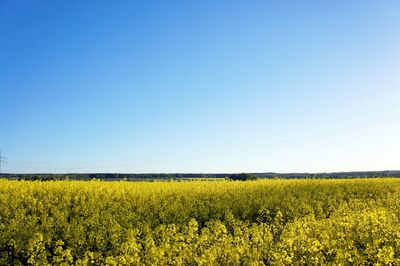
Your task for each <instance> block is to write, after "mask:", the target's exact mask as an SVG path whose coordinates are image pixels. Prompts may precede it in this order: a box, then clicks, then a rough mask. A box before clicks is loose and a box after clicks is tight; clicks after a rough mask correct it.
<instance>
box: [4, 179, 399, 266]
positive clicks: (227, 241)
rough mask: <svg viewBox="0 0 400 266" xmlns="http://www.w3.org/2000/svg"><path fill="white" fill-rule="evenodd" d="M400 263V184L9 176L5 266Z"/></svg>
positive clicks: (392, 181) (381, 181)
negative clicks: (41, 179) (13, 178)
mask: <svg viewBox="0 0 400 266" xmlns="http://www.w3.org/2000/svg"><path fill="white" fill-rule="evenodd" d="M9 264H10V265H271V264H273V265H321V264H322V265H324V264H329V265H373V264H376V265H398V264H400V179H394V178H387V179H383V178H376V179H351V180H311V179H309V180H307V179H305V180H259V181H248V182H232V181H222V182H212V181H193V182H103V181H49V182H36V181H35V182H29V181H7V180H2V181H0V265H9Z"/></svg>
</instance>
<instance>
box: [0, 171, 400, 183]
mask: <svg viewBox="0 0 400 266" xmlns="http://www.w3.org/2000/svg"><path fill="white" fill-rule="evenodd" d="M0 177H2V178H7V179H12V180H32V181H34V180H41V181H51V180H93V179H99V180H107V181H118V180H129V181H144V180H147V181H149V180H150V181H152V180H179V179H191V178H193V179H194V178H196V179H197V178H221V179H228V180H241V181H246V180H255V179H274V178H281V179H303V178H304V179H306V178H307V179H313V178H315V179H316V178H318V179H321V178H337V179H345V178H371V177H400V171H366V172H335V173H272V172H269V173H240V174H232V173H219V174H212V173H208V174H204V173H150V174H123V173H69V174H47V173H46V174H43V173H42V174H41V173H37V174H1V175H0Z"/></svg>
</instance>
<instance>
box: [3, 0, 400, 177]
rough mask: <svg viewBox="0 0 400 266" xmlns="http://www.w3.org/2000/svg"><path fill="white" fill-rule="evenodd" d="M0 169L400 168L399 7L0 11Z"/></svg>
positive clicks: (77, 5)
mask: <svg viewBox="0 0 400 266" xmlns="http://www.w3.org/2000/svg"><path fill="white" fill-rule="evenodd" d="M0 106H1V117H0V149H1V150H2V152H3V155H5V156H7V160H8V163H7V164H4V165H3V172H11V173H12V172H133V173H140V172H265V171H278V172H293V171H300V172H303V171H308V172H320V171H351V170H385V169H400V137H399V136H400V135H399V134H400V133H399V132H400V1H398V0H396V1H390V0H387V1H385V0H383V1H361V0H360V1H351V0H350V1H347V0H346V1H344V0H343V1H342V0H339V1H318V0H316V1H308V0H306V1H251V0H250V1H214V0H213V1H175V0H172V1H11V0H3V1H0Z"/></svg>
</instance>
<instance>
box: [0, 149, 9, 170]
mask: <svg viewBox="0 0 400 266" xmlns="http://www.w3.org/2000/svg"><path fill="white" fill-rule="evenodd" d="M6 162H7V161H6V157H4V156H1V150H0V174H1V164H3V163H6Z"/></svg>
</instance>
